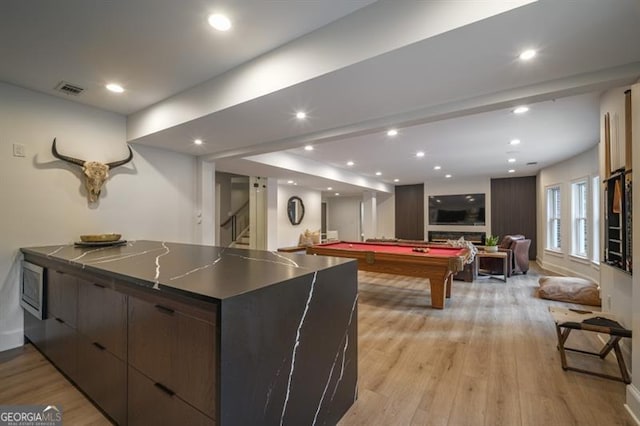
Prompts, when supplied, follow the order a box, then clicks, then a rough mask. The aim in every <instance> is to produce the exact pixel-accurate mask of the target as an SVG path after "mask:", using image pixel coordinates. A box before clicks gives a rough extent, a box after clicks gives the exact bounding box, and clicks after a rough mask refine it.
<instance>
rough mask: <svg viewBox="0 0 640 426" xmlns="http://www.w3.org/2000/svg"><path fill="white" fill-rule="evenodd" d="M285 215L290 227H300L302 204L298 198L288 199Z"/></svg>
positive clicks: (302, 211)
mask: <svg viewBox="0 0 640 426" xmlns="http://www.w3.org/2000/svg"><path fill="white" fill-rule="evenodd" d="M287 215H288V216H289V222H291V224H292V225H300V222H302V218H303V217H304V203H303V202H302V199H300V197H297V196H293V197H291V198H289V201H287Z"/></svg>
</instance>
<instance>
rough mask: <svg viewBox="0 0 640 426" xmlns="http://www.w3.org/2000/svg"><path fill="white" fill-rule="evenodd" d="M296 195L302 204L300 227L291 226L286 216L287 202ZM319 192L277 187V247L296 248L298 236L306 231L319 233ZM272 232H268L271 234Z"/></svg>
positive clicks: (292, 187)
mask: <svg viewBox="0 0 640 426" xmlns="http://www.w3.org/2000/svg"><path fill="white" fill-rule="evenodd" d="M294 195H297V196H298V197H300V198H301V199H302V202H303V203H304V218H303V219H302V223H300V225H292V224H291V222H289V217H288V216H287V201H289V198H290V197H293V196H294ZM321 195H322V194H321V192H320V191H316V190H313V189H308V188H303V187H301V186H292V185H286V184H285V185H278V211H277V228H276V230H275V232H277V235H278V247H290V246H297V245H298V240H299V238H300V234H302V233H303V232H304V231H306V230H307V229H308V230H310V231H320V222H321V218H320V216H321V206H320V205H321V198H322V197H321ZM272 232H274V231H273V230H271V229H270V230H269V233H270V234H271V233H272Z"/></svg>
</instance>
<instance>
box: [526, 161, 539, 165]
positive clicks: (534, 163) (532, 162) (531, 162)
mask: <svg viewBox="0 0 640 426" xmlns="http://www.w3.org/2000/svg"><path fill="white" fill-rule="evenodd" d="M536 164H538V162H537V161H530V162H528V163H527V166H535V165H536Z"/></svg>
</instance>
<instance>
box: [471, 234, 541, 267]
mask: <svg viewBox="0 0 640 426" xmlns="http://www.w3.org/2000/svg"><path fill="white" fill-rule="evenodd" d="M530 246H531V240H529V239H526V238H525V237H524V235H505V236H504V238H503V239H502V241H501V242H500V245H498V250H499V251H503V252H506V253H507V265H508V270H507V276H508V277H510V276H511V275H512V274H513V273H514V272H521V273H523V274H526V273H527V271H528V270H529V247H530ZM479 267H480V269H485V270H489V271H491V272H492V273H501V272H499V271H500V270H501V268H502V260H500V259H491V258H484V259H482V263H481V264H480V265H479Z"/></svg>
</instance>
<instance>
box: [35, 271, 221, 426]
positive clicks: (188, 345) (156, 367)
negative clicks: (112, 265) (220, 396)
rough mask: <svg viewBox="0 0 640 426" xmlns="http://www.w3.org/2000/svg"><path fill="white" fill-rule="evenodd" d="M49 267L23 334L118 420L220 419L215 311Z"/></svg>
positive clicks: (169, 422) (201, 422) (123, 422)
mask: <svg viewBox="0 0 640 426" xmlns="http://www.w3.org/2000/svg"><path fill="white" fill-rule="evenodd" d="M61 269H63V271H58V270H56V269H54V268H51V267H49V268H48V269H47V283H46V299H47V312H46V318H45V319H44V320H39V319H37V318H35V317H34V316H32V315H31V314H29V313H25V315H24V320H25V336H27V337H28V338H29V340H31V341H32V342H33V343H34V345H36V346H37V347H38V349H40V351H41V352H42V353H44V354H45V355H46V356H47V358H49V360H51V362H52V363H53V364H54V365H55V366H56V367H57V368H58V369H59V370H60V371H62V372H63V373H64V374H65V375H66V376H67V377H68V378H69V379H71V380H72V381H73V382H74V383H75V384H76V385H77V386H78V387H79V388H80V389H81V390H82V391H83V392H84V393H85V394H86V395H87V396H88V397H89V398H91V400H92V401H93V402H94V403H95V404H96V405H97V406H99V407H100V408H101V409H102V410H103V411H104V412H105V413H106V414H107V415H108V416H109V417H110V418H111V419H112V420H113V421H114V422H116V423H117V424H119V425H127V424H135V425H148V424H157V425H175V424H189V425H215V423H216V421H215V419H216V414H217V413H216V404H217V401H216V389H217V387H216V386H217V385H216V379H217V374H216V371H217V365H218V364H217V359H218V357H217V352H218V351H217V341H218V336H217V328H216V323H217V311H216V307H215V305H211V306H209V308H208V309H207V307H205V308H200V307H197V306H192V305H190V304H187V303H184V302H181V301H176V300H173V299H168V298H166V297H160V296H156V295H154V294H147V293H144V292H138V291H132V290H131V289H130V288H129V287H127V286H126V285H122V284H121V283H118V282H108V281H101V280H100V279H99V278H96V279H95V280H92V278H91V276H89V275H87V274H84V273H82V272H80V273H78V274H77V275H74V274H72V273H67V272H64V270H65V268H61Z"/></svg>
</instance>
